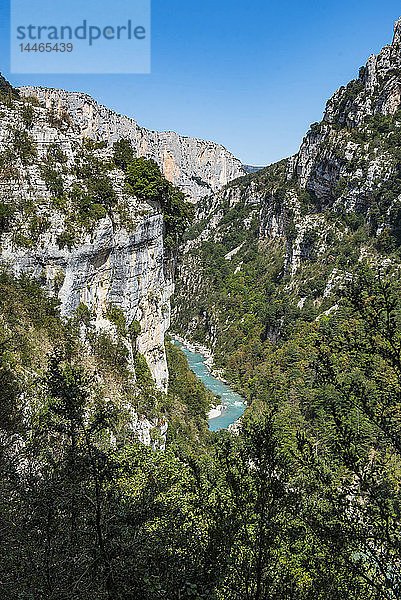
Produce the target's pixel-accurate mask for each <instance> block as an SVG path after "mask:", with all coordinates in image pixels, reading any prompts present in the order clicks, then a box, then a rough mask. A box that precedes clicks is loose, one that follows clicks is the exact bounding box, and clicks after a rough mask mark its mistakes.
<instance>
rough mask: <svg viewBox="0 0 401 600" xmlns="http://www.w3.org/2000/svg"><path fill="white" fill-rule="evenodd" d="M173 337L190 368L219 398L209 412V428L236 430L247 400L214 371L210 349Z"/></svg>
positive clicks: (179, 337) (213, 429)
mask: <svg viewBox="0 0 401 600" xmlns="http://www.w3.org/2000/svg"><path fill="white" fill-rule="evenodd" d="M171 338H172V343H174V344H176V345H178V346H179V347H180V348H181V350H182V351H183V352H184V354H185V356H186V358H187V361H188V365H189V368H190V369H191V370H192V371H193V373H195V375H196V376H197V377H198V378H199V379H200V380H201V381H202V382H203V383H204V384H205V386H206V387H207V389H208V390H209V391H211V392H212V394H213V395H214V396H215V397H217V399H218V400H217V402H216V406H214V407H212V408H211V410H210V411H209V413H208V421H209V429H210V430H211V431H218V430H220V429H229V428H230V431H233V432H236V431H235V430H236V429H237V427H238V422H239V419H240V418H241V417H242V415H243V414H244V411H245V401H244V399H243V398H241V396H239V394H237V393H236V392H234V391H233V390H232V389H231V388H230V387H229V385H228V384H227V383H226V382H225V381H224V380H223V379H222V378H221V377H218V376H216V375H217V374H215V373H214V372H213V370H212V368H211V366H212V363H213V356H212V353H211V351H210V349H209V348H205V347H204V346H202V345H201V344H194V343H192V342H189V341H188V340H185V339H183V338H182V337H181V336H176V335H171ZM231 426H233V427H231Z"/></svg>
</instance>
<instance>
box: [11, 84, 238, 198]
mask: <svg viewBox="0 0 401 600" xmlns="http://www.w3.org/2000/svg"><path fill="white" fill-rule="evenodd" d="M20 91H21V93H22V94H23V95H25V96H36V97H37V98H38V99H39V100H40V101H41V102H42V103H44V105H45V106H46V107H48V108H53V109H54V110H55V111H58V112H60V111H62V110H66V111H67V113H68V115H69V116H70V118H71V120H72V123H73V125H74V128H75V131H76V132H77V133H78V134H79V135H80V136H81V137H89V138H93V139H96V140H99V141H104V142H107V144H109V145H111V144H112V143H113V142H115V141H117V140H119V139H121V138H128V139H129V140H131V143H132V146H133V148H134V151H135V152H136V155H137V156H145V157H146V158H152V159H153V160H155V161H156V162H157V163H158V165H159V166H160V168H161V170H162V171H163V173H164V175H165V177H166V178H167V179H168V180H169V181H171V182H172V183H173V184H174V185H177V186H178V187H180V188H181V190H182V191H183V192H184V193H185V194H186V195H187V196H188V198H189V199H190V200H192V201H194V202H196V201H197V200H199V198H202V197H203V196H206V195H208V194H210V193H212V192H216V191H217V190H218V189H219V188H221V187H222V186H224V185H225V184H227V183H228V182H229V181H232V180H233V179H235V178H236V177H239V176H241V175H243V174H244V170H243V169H242V165H241V162H240V161H239V160H238V159H237V158H235V157H234V156H233V154H231V152H228V150H226V148H224V147H223V146H220V145H219V144H215V143H213V142H207V141H204V140H199V139H195V138H191V137H183V136H180V135H178V134H177V133H174V132H172V131H166V132H157V131H149V130H148V129H145V128H143V127H140V126H139V125H138V123H137V122H136V121H135V120H134V119H132V118H129V117H125V116H122V115H119V114H117V113H116V112H114V111H113V110H110V109H108V108H106V107H105V106H102V105H100V104H98V103H97V102H96V101H95V100H93V98H91V97H90V96H88V95H86V94H82V93H77V92H67V91H65V90H57V89H48V88H42V87H22V88H20Z"/></svg>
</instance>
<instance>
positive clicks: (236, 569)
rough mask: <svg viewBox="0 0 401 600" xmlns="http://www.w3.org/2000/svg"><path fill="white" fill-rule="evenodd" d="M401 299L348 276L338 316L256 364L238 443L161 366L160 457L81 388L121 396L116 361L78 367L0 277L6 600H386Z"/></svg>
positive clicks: (373, 281)
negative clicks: (111, 389) (211, 423)
mask: <svg viewBox="0 0 401 600" xmlns="http://www.w3.org/2000/svg"><path fill="white" fill-rule="evenodd" d="M400 297H401V296H400V285H399V282H398V279H397V278H395V277H394V276H386V274H385V273H381V274H380V276H378V274H377V273H374V272H372V271H371V270H370V269H368V268H362V267H361V268H360V269H359V271H358V272H357V273H356V274H355V275H354V277H353V278H352V281H350V282H349V284H348V285H347V287H346V289H344V290H343V297H342V300H341V306H340V307H339V310H338V311H337V312H336V314H335V315H333V316H331V317H325V318H322V319H320V320H319V321H314V322H312V323H307V322H304V323H299V324H298V326H297V327H296V328H295V330H294V332H293V334H292V335H291V336H290V338H289V339H288V340H287V341H286V342H285V343H284V344H282V345H280V347H277V348H276V349H275V350H274V351H273V352H272V353H271V355H270V357H269V363H268V366H266V365H265V369H267V368H268V376H266V371H265V370H264V372H263V373H262V374H261V377H260V381H259V382H258V384H259V385H260V387H261V392H260V394H259V398H260V399H259V401H258V402H255V404H254V406H253V410H252V411H250V413H249V415H248V416H247V417H246V418H245V419H244V423H243V430H242V434H241V436H235V435H232V434H230V433H228V432H222V433H219V434H211V433H209V434H208V435H206V431H205V430H202V423H205V420H204V413H203V419H201V420H199V419H200V413H199V411H200V406H202V402H204V406H205V407H206V406H207V399H206V397H205V396H206V392H203V391H202V386H200V384H199V383H197V382H196V381H195V378H194V376H193V375H191V374H190V373H189V372H188V370H187V367H186V366H185V362H184V361H183V359H182V357H181V356H180V353H179V351H178V350H177V348H173V349H172V351H171V352H170V353H169V354H170V369H171V371H172V373H173V376H172V381H171V385H170V396H169V397H167V398H166V399H165V400H164V402H166V403H167V405H166V406H163V410H165V411H166V410H167V411H168V412H169V414H170V418H171V421H172V423H173V425H172V427H171V430H170V434H169V443H168V447H167V450H166V452H165V453H161V452H155V451H153V450H152V449H150V448H146V447H144V446H143V445H142V444H140V443H139V442H137V441H135V440H132V439H130V436H129V432H128V431H127V429H126V420H125V421H124V410H123V408H122V406H118V405H116V403H115V402H112V401H111V399H110V398H105V396H104V389H102V382H101V381H99V376H98V377H97V378H96V377H95V376H94V365H95V364H96V365H97V368H98V369H100V372H101V373H102V374H104V377H106V373H107V372H108V371H107V370H108V366H109V365H110V364H111V365H112V378H113V379H114V380H116V379H117V380H118V377H117V376H116V365H120V366H119V367H118V371H119V372H120V373H122V370H123V369H124V365H123V363H124V361H123V359H122V357H121V356H119V354H118V350H117V348H114V347H113V348H111V347H110V342H109V344H108V345H107V351H106V350H105V349H104V347H103V346H104V344H105V342H104V340H102V341H101V340H96V341H94V342H93V350H91V351H88V349H86V350H84V349H82V348H81V349H80V348H79V340H78V339H77V333H76V323H74V322H68V323H65V322H62V321H60V318H59V317H58V316H57V311H56V308H55V305H54V301H51V300H48V299H47V298H46V296H45V294H44V293H43V292H41V290H40V288H39V287H38V286H37V284H35V283H34V282H32V281H30V280H28V279H20V280H15V279H14V278H12V277H11V276H10V275H8V274H7V273H6V272H3V273H2V274H1V281H0V302H1V317H2V324H1V336H2V340H1V371H0V376H1V394H2V409H1V410H2V412H1V420H2V430H1V435H2V451H1V457H0V461H1V462H0V469H1V471H0V473H1V486H0V489H1V498H0V511H1V535H2V544H1V565H2V566H1V571H2V572H1V584H2V591H3V594H4V597H7V598H89V597H92V598H144V599H146V598H149V599H155V598H171V599H173V598H199V599H200V598H210V599H212V598H216V599H218V598H221V599H223V598H233V599H236V598H238V599H242V598H252V599H258V598H273V597H274V598H283V599H285V598H288V599H290V598H291V599H294V598H299V599H307V598H310V599H312V598H313V599H315V598H324V597H329V598H339V599H340V598H355V599H360V598H377V599H381V598H386V599H387V598H389V599H390V598H399V597H400V594H401V588H400V581H399V573H400V569H399V566H400V558H401V556H400V547H399V537H400V516H401V515H400V512H401V506H400V490H399V482H400V469H401V456H400V451H401V447H400V425H401V420H400V419H401V416H400V383H401V382H400V378H401V358H400V357H401V335H400V320H401V304H400V302H401V301H400ZM11 332H12V333H11ZM44 350H46V354H45V352H44ZM110 361H111V362H110ZM102 376H103V375H102ZM118 384H119V382H118V381H115V385H118ZM120 385H121V382H120ZM137 385H138V384H137ZM143 385H144V387H143V391H142V393H143V394H144V395H145V396H146V395H150V394H151V392H150V391H149V390H147V389H146V384H143ZM125 391H126V393H127V394H128V395H129V394H130V390H125ZM189 391H190V393H189ZM131 394H133V390H131ZM115 397H116V396H115ZM130 397H131V399H132V402H139V401H140V399H138V398H136V399H134V395H131V396H130ZM196 398H197V400H196V402H194V399H196ZM202 398H204V400H202ZM159 406H160V402H159ZM186 411H187V412H186ZM183 413H185V415H186V416H184V418H183V416H182V415H183ZM190 415H192V419H193V425H192V426H191V428H188V423H189V422H191V421H190V418H191V417H190ZM174 422H176V425H175V426H174ZM183 422H185V423H186V425H185V426H184V425H183ZM180 423H181V425H180ZM199 427H200V428H201V430H199V429H198V428H199ZM197 431H201V437H199V433H197ZM111 432H113V434H114V436H115V437H116V442H115V443H111V435H110V434H111Z"/></svg>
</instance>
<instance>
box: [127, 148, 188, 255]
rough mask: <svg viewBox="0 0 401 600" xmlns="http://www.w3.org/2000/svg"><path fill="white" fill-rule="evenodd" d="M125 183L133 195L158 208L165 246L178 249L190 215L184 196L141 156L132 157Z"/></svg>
mask: <svg viewBox="0 0 401 600" xmlns="http://www.w3.org/2000/svg"><path fill="white" fill-rule="evenodd" d="M126 181H127V186H128V189H129V190H130V192H131V193H132V194H133V195H134V196H137V197H138V198H140V199H141V200H146V201H148V202H151V203H152V202H153V203H156V204H157V205H159V206H160V208H161V210H162V211H163V216H164V223H165V244H166V246H167V247H168V248H170V249H171V248H174V247H175V246H177V244H178V242H179V241H180V239H181V237H182V235H183V233H184V231H185V230H186V228H187V226H188V224H189V222H190V220H191V219H192V216H193V208H192V206H191V205H190V204H189V203H188V202H186V201H185V196H184V194H183V193H182V192H180V191H179V190H178V189H177V188H176V187H174V186H173V185H172V184H171V183H170V182H169V181H167V179H166V178H165V177H164V176H163V175H162V174H161V172H160V169H159V167H158V165H157V164H156V163H155V162H154V161H153V160H147V159H146V158H143V157H140V158H134V159H133V160H132V162H131V163H130V164H129V165H128V167H127V177H126Z"/></svg>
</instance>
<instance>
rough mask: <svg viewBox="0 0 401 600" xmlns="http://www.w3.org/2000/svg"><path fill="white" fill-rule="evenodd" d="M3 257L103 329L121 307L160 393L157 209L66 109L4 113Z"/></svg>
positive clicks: (167, 277) (162, 275) (162, 261)
mask: <svg viewBox="0 0 401 600" xmlns="http://www.w3.org/2000/svg"><path fill="white" fill-rule="evenodd" d="M0 152H1V178H0V208H1V217H0V225H1V239H0V242H1V260H2V262H3V263H6V264H8V265H9V266H10V268H11V269H12V271H13V272H15V273H17V274H21V273H27V274H31V275H33V276H34V277H36V278H39V279H40V280H41V281H42V283H43V285H44V286H45V287H46V288H47V289H48V290H49V291H50V292H51V293H52V294H53V295H56V296H57V297H58V298H59V300H60V302H61V313H62V314H63V315H65V316H72V315H74V313H75V311H76V309H77V308H78V306H79V305H80V303H83V304H85V305H86V306H87V307H88V309H89V311H90V317H91V320H92V323H93V324H94V326H95V327H96V328H97V329H100V328H105V329H108V330H109V331H110V332H111V333H113V325H112V323H110V321H108V319H107V315H106V313H107V309H108V307H110V306H111V305H113V306H116V307H117V308H120V309H121V310H122V311H123V312H124V314H125V317H126V320H127V324H128V326H129V325H130V324H131V323H132V322H133V321H134V320H136V321H138V322H139V324H140V326H141V332H140V335H139V337H138V339H137V341H136V346H137V350H139V352H141V353H142V354H143V355H144V356H145V358H146V360H147V362H148V365H149V367H150V369H151V371H152V374H153V377H154V379H155V381H156V383H157V385H158V387H159V388H161V389H164V390H165V389H166V387H167V381H168V372H167V365H166V357H165V349H164V335H165V332H166V330H167V328H168V326H169V321H170V303H169V299H170V295H171V292H172V287H173V284H172V279H171V273H170V269H169V266H168V263H167V262H166V256H165V251H164V242H163V215H162V213H161V210H160V208H158V207H157V206H150V205H149V204H148V203H146V202H143V201H141V200H139V199H137V198H134V197H132V196H130V195H129V194H128V193H127V192H126V190H125V188H124V175H123V173H122V171H120V170H119V169H117V168H115V167H113V165H112V163H111V161H110V156H111V155H110V149H108V148H107V147H102V144H92V145H91V144H88V143H83V142H82V139H81V135H80V132H78V131H77V130H76V129H75V128H74V127H73V126H72V123H71V120H70V118H69V115H68V114H65V115H63V117H60V118H58V117H55V115H54V114H53V113H50V112H49V111H48V110H47V109H46V108H43V107H40V106H37V105H35V103H34V104H33V105H32V104H31V103H25V102H22V101H20V100H18V99H15V100H13V101H12V102H11V103H10V102H8V103H5V104H4V105H3V106H2V113H1V117H0Z"/></svg>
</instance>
